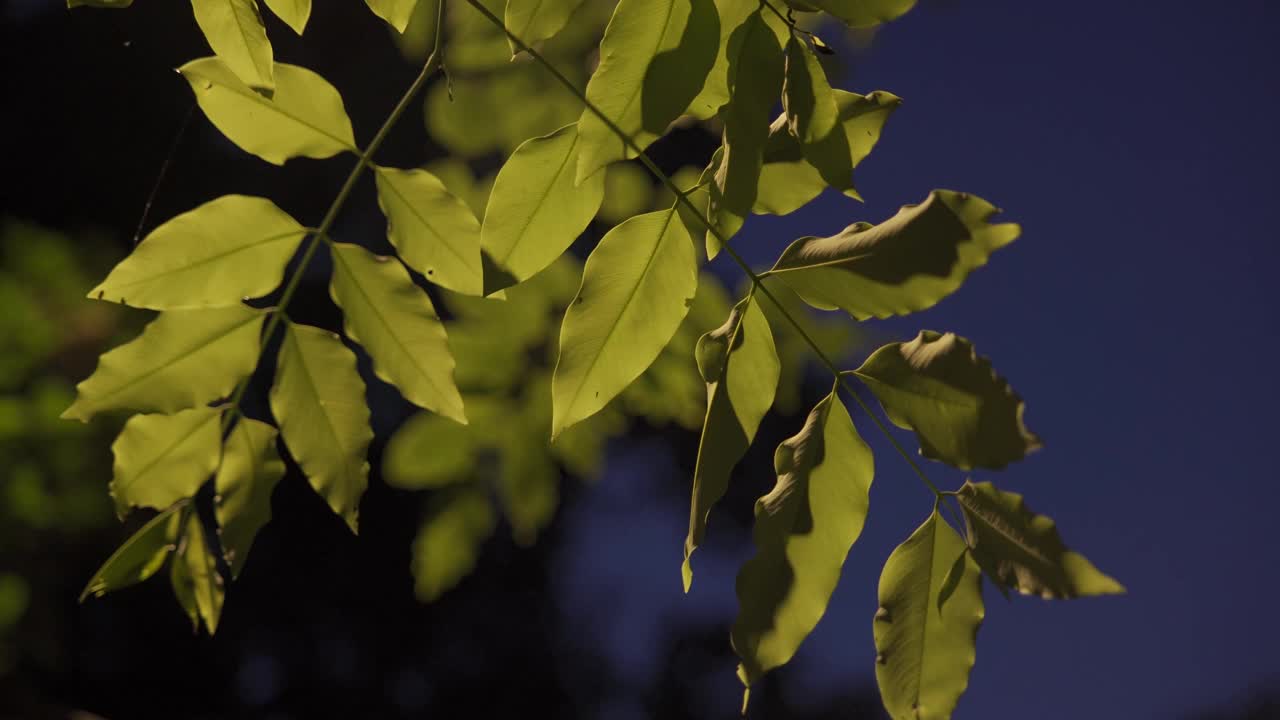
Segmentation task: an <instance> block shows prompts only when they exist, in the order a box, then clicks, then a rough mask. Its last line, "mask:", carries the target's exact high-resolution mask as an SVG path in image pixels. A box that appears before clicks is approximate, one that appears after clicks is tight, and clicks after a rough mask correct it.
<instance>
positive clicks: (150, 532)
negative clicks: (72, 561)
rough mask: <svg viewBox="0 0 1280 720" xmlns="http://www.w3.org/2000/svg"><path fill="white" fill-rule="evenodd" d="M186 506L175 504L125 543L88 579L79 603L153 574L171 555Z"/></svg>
mask: <svg viewBox="0 0 1280 720" xmlns="http://www.w3.org/2000/svg"><path fill="white" fill-rule="evenodd" d="M186 507H187V503H185V502H182V501H179V502H178V503H175V504H174V505H173V506H172V507H170V508H169V509H168V510H165V511H164V512H162V513H160V514H159V515H156V516H155V517H153V518H151V520H149V521H148V522H147V524H146V525H143V526H142V528H141V529H139V530H138V532H136V533H134V534H133V535H131V536H130V537H129V539H128V540H125V541H124V543H123V544H122V545H121V546H120V547H119V548H117V549H116V551H115V552H113V553H111V557H109V558H107V561H106V562H104V563H102V567H100V568H98V572H96V573H94V574H93V577H92V578H90V579H89V584H88V585H85V587H84V592H82V593H80V602H84V601H85V598H87V597H89V596H90V595H92V596H94V597H102V596H103V595H106V594H107V593H109V592H115V591H116V590H119V589H121V588H126V587H129V586H130V585H136V584H137V583H140V582H142V581H143V580H146V579H147V578H149V577H151V576H152V575H155V574H156V573H157V572H158V571H159V570H160V568H161V567H163V566H164V561H165V560H167V559H168V557H169V553H170V552H173V549H174V543H176V542H177V541H178V531H179V529H180V528H181V523H182V515H183V510H184V508H186Z"/></svg>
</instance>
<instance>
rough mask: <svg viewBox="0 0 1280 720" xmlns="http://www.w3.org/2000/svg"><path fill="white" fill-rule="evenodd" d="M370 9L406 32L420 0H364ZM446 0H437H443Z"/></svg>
mask: <svg viewBox="0 0 1280 720" xmlns="http://www.w3.org/2000/svg"><path fill="white" fill-rule="evenodd" d="M364 1H365V2H366V3H367V4H368V5H369V9H370V10H372V11H373V12H374V14H375V15H377V16H378V17H380V18H382V19H383V20H386V21H387V23H388V24H390V25H391V27H393V28H395V29H396V32H404V29H405V28H406V27H408V25H409V19H410V18H412V17H413V10H414V8H416V7H417V6H418V0H364ZM443 1H444V0H436V2H443Z"/></svg>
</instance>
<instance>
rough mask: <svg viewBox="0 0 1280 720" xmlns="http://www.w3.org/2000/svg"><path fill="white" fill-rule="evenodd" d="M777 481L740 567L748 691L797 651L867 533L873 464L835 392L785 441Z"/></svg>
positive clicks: (743, 673)
mask: <svg viewBox="0 0 1280 720" xmlns="http://www.w3.org/2000/svg"><path fill="white" fill-rule="evenodd" d="M773 464H774V468H775V469H776V470H777V473H778V483H777V485H775V486H774V488H773V490H772V491H771V492H770V493H769V494H768V495H765V496H764V497H762V498H760V499H759V500H757V501H756V526H755V530H754V531H753V533H752V537H753V538H754V539H755V545H756V554H755V557H753V558H751V559H750V560H748V561H747V563H746V565H744V566H743V567H742V570H741V571H740V572H739V573H738V585H737V590H738V606H739V612H738V618H737V620H736V621H735V622H734V624H733V631H732V635H731V637H732V640H733V647H734V650H735V651H736V652H737V653H738V657H740V658H742V664H741V665H739V666H738V677H739V678H741V679H742V682H743V684H744V685H747V686H748V687H749V686H751V685H752V684H754V683H755V682H756V681H757V680H759V679H760V677H761V676H762V675H764V674H765V673H766V672H768V671H769V670H771V669H773V668H776V667H778V666H780V665H782V664H784V663H786V662H787V661H788V660H790V659H791V656H792V655H794V654H795V652H796V650H797V649H798V648H799V647H800V643H801V642H803V641H804V639H805V638H806V637H807V636H808V635H809V632H810V631H812V630H813V628H814V626H815V625H817V624H818V621H819V620H820V619H822V615H823V613H825V612H826V610H827V602H828V601H829V600H830V599H831V593H832V592H833V591H834V590H835V588H836V583H837V582H838V581H839V580H840V568H841V566H843V565H844V559H845V556H846V555H848V554H849V548H851V547H853V543H854V541H856V540H857V539H858V536H859V535H860V534H862V525H863V523H864V522H865V521H866V517H867V507H868V497H867V495H868V492H869V491H870V489H871V478H872V475H873V473H874V469H875V465H874V462H873V460H872V457H871V449H870V448H869V447H867V444H866V443H865V442H863V441H862V438H861V437H859V436H858V432H857V430H855V429H854V427H853V421H852V420H850V419H849V413H848V412H847V411H846V410H845V408H844V405H843V404H842V403H841V402H840V400H839V398H837V397H836V396H835V395H834V394H832V395H828V396H827V397H826V398H823V399H822V401H821V402H819V403H818V405H817V406H816V407H815V408H814V409H813V411H812V412H810V413H809V417H808V419H807V420H806V421H805V424H804V427H803V428H802V429H801V430H800V432H799V433H797V434H796V435H794V436H792V437H791V438H789V439H788V440H786V441H784V442H783V443H782V444H781V445H779V446H778V450H777V452H776V453H774V457H773Z"/></svg>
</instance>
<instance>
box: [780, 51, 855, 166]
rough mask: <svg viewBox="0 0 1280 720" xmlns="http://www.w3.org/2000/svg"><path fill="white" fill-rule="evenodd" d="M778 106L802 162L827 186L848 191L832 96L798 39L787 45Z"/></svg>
mask: <svg viewBox="0 0 1280 720" xmlns="http://www.w3.org/2000/svg"><path fill="white" fill-rule="evenodd" d="M782 106H783V110H784V112H783V114H784V115H785V116H786V118H787V125H788V127H789V129H790V131H791V132H790V134H791V135H793V136H795V138H796V139H797V140H798V141H799V143H800V151H801V153H802V154H803V155H804V159H805V160H806V161H808V163H809V164H810V165H812V166H813V167H814V168H816V169H817V170H818V174H819V175H821V176H822V179H823V180H824V181H825V182H826V184H827V185H829V186H831V187H833V188H835V189H837V190H851V189H852V188H853V160H852V157H851V154H850V152H849V141H848V137H847V136H846V135H845V132H844V127H843V125H842V124H841V122H840V110H839V106H837V105H836V98H835V93H833V92H832V90H831V85H830V84H829V83H828V82H827V74H826V71H825V70H823V69H822V65H821V64H820V63H819V62H818V56H817V55H815V54H814V52H813V50H811V49H810V48H809V44H808V43H806V42H805V41H804V40H802V39H801V38H800V37H799V36H798V35H792V36H791V38H790V39H789V40H788V41H787V63H786V75H785V79H784V81H783V86H782Z"/></svg>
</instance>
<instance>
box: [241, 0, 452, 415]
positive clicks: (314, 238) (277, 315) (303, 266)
mask: <svg viewBox="0 0 1280 720" xmlns="http://www.w3.org/2000/svg"><path fill="white" fill-rule="evenodd" d="M444 7H445V0H440V2H439V4H438V5H437V7H436V31H435V38H434V40H433V41H432V46H431V54H430V55H429V56H427V60H426V62H425V63H423V65H422V70H421V71H419V72H418V76H417V77H416V78H414V80H413V83H412V84H410V85H409V89H407V90H405V92H404V94H403V95H401V96H400V101H399V102H397V103H396V106H395V107H394V108H393V109H392V110H391V114H389V115H387V119H386V120H384V121H383V123H382V127H380V128H378V132H377V133H375V134H374V136H373V140H370V141H369V145H368V147H366V148H365V149H364V150H363V151H362V152H361V153H360V156H359V157H358V158H357V159H356V164H355V167H353V168H351V172H350V173H349V174H348V175H347V179H346V182H344V183H343V184H342V188H341V189H339V190H338V194H337V196H335V197H334V199H333V202H332V203H330V205H329V209H328V210H327V211H326V212H325V214H324V218H323V219H322V220H321V221H320V225H319V226H317V227H316V228H315V229H314V230H312V232H311V239H310V242H309V243H308V244H307V247H306V249H305V250H304V251H303V253H302V258H301V259H300V260H299V261H298V265H297V267H296V268H295V269H294V271H293V275H292V276H291V277H290V278H289V282H288V283H287V284H286V285H285V287H284V291H283V292H282V293H281V295H280V302H279V303H278V304H277V305H276V306H275V307H274V308H272V309H271V311H270V313H271V314H270V317H269V318H268V319H267V325H266V328H265V329H264V330H263V332H262V339H263V344H264V345H265V344H266V342H267V341H268V340H270V338H271V336H272V335H273V334H274V333H275V331H276V329H277V328H279V327H280V323H281V322H283V321H284V317H285V310H287V309H288V307H289V301H290V300H292V299H293V296H294V294H295V293H296V292H297V291H298V286H299V285H301V284H302V276H303V275H305V274H306V271H307V266H309V265H310V264H311V260H312V258H314V257H315V254H316V250H318V249H319V247H320V243H321V241H328V240H329V231H330V230H332V229H333V224H334V222H336V221H337V219H338V214H339V213H341V212H342V208H343V206H344V205H346V203H347V199H348V198H350V197H351V193H352V191H354V190H355V188H356V183H357V182H359V180H360V177H361V176H362V175H363V174H364V171H365V170H367V169H368V168H369V166H370V165H372V164H373V156H374V154H375V153H377V152H378V149H379V148H381V147H382V143H383V142H384V141H385V140H386V139H387V135H388V134H390V132H391V129H392V128H393V127H395V124H396V123H397V122H399V120H400V117H401V116H402V115H404V113H405V111H406V110H407V109H408V108H409V105H410V103H412V102H413V99H414V98H415V97H417V96H418V93H420V92H421V91H422V88H424V87H426V84H427V81H428V80H429V79H431V75H432V74H433V73H434V72H435V70H436V69H437V68H439V67H441V66H442V65H443V60H442V59H441V52H440V50H441V47H440V38H441V36H442V34H443V28H444ZM309 229H310V228H309ZM248 388H249V378H245V379H244V380H242V381H241V382H240V384H239V385H238V386H236V390H235V393H234V394H232V396H231V409H230V410H229V411H228V412H227V414H226V415H225V416H224V418H225V424H224V426H223V431H224V432H226V431H229V430H230V429H231V426H232V425H233V424H234V423H235V421H236V420H237V419H238V418H239V417H240V416H241V415H242V414H243V413H242V411H241V409H240V401H241V400H242V399H244V394H245V391H246V390H247V389H248Z"/></svg>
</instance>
